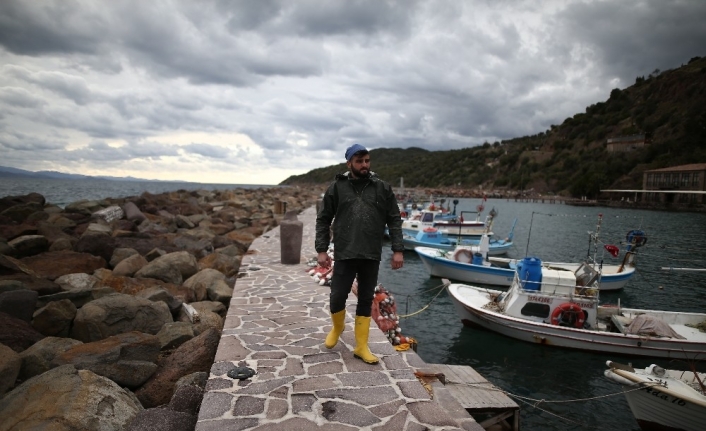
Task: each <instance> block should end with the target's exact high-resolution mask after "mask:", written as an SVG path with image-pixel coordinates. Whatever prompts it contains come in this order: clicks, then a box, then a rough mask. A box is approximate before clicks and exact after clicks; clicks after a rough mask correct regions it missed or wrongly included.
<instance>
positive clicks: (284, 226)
mask: <svg viewBox="0 0 706 431" xmlns="http://www.w3.org/2000/svg"><path fill="white" fill-rule="evenodd" d="M279 229H280V230H279V240H280V254H281V263H283V264H285V265H294V264H298V263H301V255H302V235H303V233H304V223H302V222H301V221H299V220H298V219H297V212H296V211H287V213H286V214H285V215H284V218H283V219H282V221H281V222H280V224H279Z"/></svg>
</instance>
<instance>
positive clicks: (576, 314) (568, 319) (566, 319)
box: [551, 302, 586, 329]
mask: <svg viewBox="0 0 706 431" xmlns="http://www.w3.org/2000/svg"><path fill="white" fill-rule="evenodd" d="M585 321H586V314H584V312H583V310H582V309H581V307H580V306H579V305H578V304H574V303H573V302H565V303H563V304H559V306H557V307H556V308H555V309H554V311H552V316H551V324H552V325H557V326H573V327H574V328H579V329H581V328H583V324H584V322H585Z"/></svg>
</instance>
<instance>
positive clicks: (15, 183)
mask: <svg viewBox="0 0 706 431" xmlns="http://www.w3.org/2000/svg"><path fill="white" fill-rule="evenodd" d="M261 187H276V186H263V185H253V184H205V183H183V182H154V181H110V180H99V179H96V180H93V179H91V180H50V179H9V178H0V197H5V196H17V195H26V194H28V193H32V192H36V193H39V194H41V195H43V196H44V198H45V199H46V200H47V202H48V203H52V204H55V205H58V206H60V207H62V208H63V207H64V206H66V205H67V204H70V203H71V202H76V201H79V200H81V199H88V200H97V199H105V198H122V197H127V196H139V195H140V194H142V193H143V192H149V193H153V194H156V193H164V192H171V191H176V190H227V189H235V188H261Z"/></svg>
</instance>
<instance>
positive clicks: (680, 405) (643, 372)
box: [604, 361, 706, 431]
mask: <svg viewBox="0 0 706 431" xmlns="http://www.w3.org/2000/svg"><path fill="white" fill-rule="evenodd" d="M606 364H607V365H608V369H607V370H605V372H604V375H605V376H606V377H607V378H608V379H610V380H612V381H614V382H616V383H619V384H621V385H622V387H623V392H624V393H625V398H626V399H627V401H628V405H629V406H630V410H631V411H632V414H633V416H635V419H636V420H637V423H638V425H639V426H640V428H641V429H643V430H683V431H702V430H703V429H704V428H706V388H705V387H704V381H705V380H706V374H704V373H696V372H693V371H678V370H669V369H664V368H662V367H660V366H658V365H655V364H652V365H650V366H649V367H647V368H645V369H634V368H633V367H632V366H630V365H623V364H619V363H616V362H613V361H607V362H606Z"/></svg>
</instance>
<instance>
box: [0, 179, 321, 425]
mask: <svg viewBox="0 0 706 431" xmlns="http://www.w3.org/2000/svg"><path fill="white" fill-rule="evenodd" d="M321 192H323V189H322V188H321V189H318V188H315V187H306V188H300V187H297V186H288V187H280V186H275V187H272V188H252V189H245V188H234V189H229V190H214V191H208V190H203V189H201V190H192V191H186V190H181V191H174V192H164V193H159V194H151V193H147V192H145V193H142V194H140V195H139V196H129V197H125V198H105V199H100V200H80V201H76V202H72V203H69V204H67V205H66V206H65V207H64V208H61V207H59V206H57V205H54V204H51V203H47V202H46V200H45V198H44V197H43V196H42V195H40V194H38V193H29V194H27V195H21V196H7V197H3V198H0V321H2V324H0V350H2V352H1V353H2V357H3V361H0V366H1V367H2V371H3V378H2V379H0V397H1V398H0V417H3V418H7V419H3V420H2V421H0V429H4V428H5V426H9V428H12V426H15V425H12V424H8V423H5V422H6V421H14V420H18V419H15V418H20V417H23V418H29V417H31V418H32V419H31V421H30V422H32V423H34V424H37V423H51V422H52V421H56V420H60V421H68V422H71V421H76V422H74V426H75V427H77V428H81V429H86V430H89V431H90V430H92V429H98V428H95V426H97V424H98V423H101V424H111V426H112V428H111V429H131V430H138V429H149V428H150V425H149V423H150V421H160V422H162V423H163V421H164V420H167V422H169V421H170V420H173V421H175V422H174V423H175V424H181V425H180V426H181V428H173V429H193V425H195V421H196V415H197V414H198V406H199V405H200V403H201V398H202V396H203V390H204V386H205V383H206V382H205V376H206V375H207V373H208V372H209V371H210V368H211V366H212V365H213V362H214V357H215V354H216V348H217V345H218V341H219V339H220V333H221V331H222V330H223V325H224V320H225V315H226V312H227V309H228V305H229V303H230V299H231V297H232V294H233V287H234V285H235V282H236V280H237V278H238V277H239V276H240V275H239V270H240V263H241V261H242V258H243V256H244V255H246V254H247V253H249V247H250V245H251V244H252V241H253V240H254V239H256V238H258V237H259V236H260V235H263V234H265V233H266V232H268V231H269V230H271V229H272V228H274V227H276V226H278V225H279V223H280V222H281V220H282V218H283V217H284V212H285V209H286V210H288V211H287V212H290V211H291V212H295V213H298V212H301V211H302V210H304V209H306V208H309V207H312V206H315V204H316V201H317V200H318V198H319V195H320V194H321ZM195 316H198V318H195ZM6 358H7V359H6ZM66 391H69V392H70V391H74V392H76V391H78V392H80V393H85V394H87V395H86V397H87V398H86V399H85V400H83V402H71V401H70V400H69V401H68V402H62V401H61V400H62V399H63V398H62V396H63V395H65V394H66V393H67V392H66ZM29 393H32V394H35V395H33V396H32V397H31V398H32V402H31V403H29V404H27V403H26V401H22V400H26V399H27V395H28V394H29ZM69 398H71V397H69ZM57 400H58V401H57ZM108 400H113V401H110V402H111V403H112V404H113V405H114V409H116V410H115V414H112V415H110V417H107V416H102V414H107V413H106V412H103V413H101V411H100V409H96V408H95V407H96V405H99V404H100V403H102V402H107V401H108ZM175 404H176V405H177V406H181V407H174V405H175ZM164 407H167V408H164ZM155 412H156V413H159V415H161V416H160V419H156V418H155V417H154V416H153V415H155V414H156V413H155ZM52 415H53V416H52ZM164 415H168V416H169V417H170V418H171V419H165V418H164V417H163V416H164ZM135 418H142V420H145V419H146V420H147V422H145V423H143V422H140V420H137V419H135ZM133 421H134V422H135V423H137V422H140V423H142V424H143V425H144V427H143V428H139V427H138V428H135V426H134V425H132V426H131V425H130V424H131V423H132V422H133ZM155 423H156V422H155ZM91 424H93V425H91ZM189 424H191V428H189V426H186V428H184V426H185V425H189ZM30 425H32V424H30V423H25V422H23V423H22V426H30ZM101 429H102V428H101Z"/></svg>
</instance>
